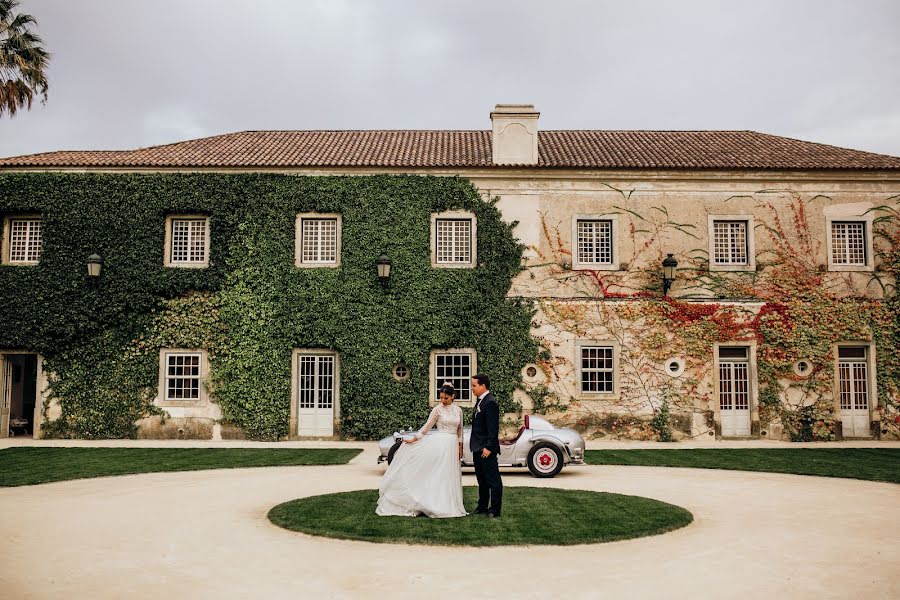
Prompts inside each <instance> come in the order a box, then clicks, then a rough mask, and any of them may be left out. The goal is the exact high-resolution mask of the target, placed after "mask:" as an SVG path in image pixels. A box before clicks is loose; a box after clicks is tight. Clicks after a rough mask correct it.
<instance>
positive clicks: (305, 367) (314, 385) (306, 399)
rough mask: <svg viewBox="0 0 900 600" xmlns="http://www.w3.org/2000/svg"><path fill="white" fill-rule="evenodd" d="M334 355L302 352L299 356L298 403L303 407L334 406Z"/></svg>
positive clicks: (326, 407) (330, 407)
mask: <svg viewBox="0 0 900 600" xmlns="http://www.w3.org/2000/svg"><path fill="white" fill-rule="evenodd" d="M334 366H335V357H334V355H322V354H300V355H299V356H298V358H297V381H298V389H297V396H298V399H297V405H298V407H299V408H301V409H307V408H308V409H320V408H321V409H329V410H330V409H332V408H333V407H334V375H335V368H334Z"/></svg>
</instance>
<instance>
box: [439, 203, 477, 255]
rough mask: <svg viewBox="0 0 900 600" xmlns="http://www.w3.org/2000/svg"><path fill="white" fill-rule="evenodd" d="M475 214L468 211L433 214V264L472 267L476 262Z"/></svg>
mask: <svg viewBox="0 0 900 600" xmlns="http://www.w3.org/2000/svg"><path fill="white" fill-rule="evenodd" d="M476 239H477V237H476V223H475V216H474V215H473V214H472V213H468V212H446V213H441V214H437V215H431V265H432V266H433V267H450V268H454V267H456V268H472V267H474V266H475V264H476V248H475V240H476Z"/></svg>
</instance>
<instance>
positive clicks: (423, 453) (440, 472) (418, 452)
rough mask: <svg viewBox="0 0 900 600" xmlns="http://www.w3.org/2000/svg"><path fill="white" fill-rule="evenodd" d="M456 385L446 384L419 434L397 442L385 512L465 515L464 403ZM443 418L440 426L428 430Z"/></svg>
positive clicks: (382, 493)
mask: <svg viewBox="0 0 900 600" xmlns="http://www.w3.org/2000/svg"><path fill="white" fill-rule="evenodd" d="M455 395H456V390H454V389H453V385H452V384H451V383H450V382H444V385H443V386H441V390H440V397H441V403H440V404H438V405H437V406H435V407H434V408H433V409H432V411H431V415H430V416H429V417H428V421H427V422H426V423H425V425H424V426H423V427H422V429H420V430H419V432H418V433H417V434H416V435H415V437H414V438H413V439H411V440H406V443H404V444H403V445H402V446H400V447H399V448H397V452H396V454H394V460H392V461H391V464H390V465H388V469H387V471H385V473H384V478H383V479H382V480H381V486H380V487H379V489H378V508H376V509H375V512H376V513H377V514H379V515H381V516H383V517H384V516H400V517H415V516H416V515H419V514H424V515H427V516H429V517H438V518H444V517H463V516H465V515H466V509H465V507H464V506H463V495H462V472H461V471H460V466H459V461H460V460H461V459H462V456H463V426H462V409H460V408H459V407H458V406H456V405H454V404H453V397H454V396H455ZM435 424H437V432H436V433H433V434H431V435H428V436H426V435H425V434H426V433H427V432H428V431H429V430H430V429H431V428H432V427H434V425H435Z"/></svg>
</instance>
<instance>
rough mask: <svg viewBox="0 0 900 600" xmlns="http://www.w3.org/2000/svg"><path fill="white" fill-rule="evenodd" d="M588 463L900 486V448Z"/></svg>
mask: <svg viewBox="0 0 900 600" xmlns="http://www.w3.org/2000/svg"><path fill="white" fill-rule="evenodd" d="M585 462H587V463H588V464H591V465H629V466H646V467H690V468H695V469H730V470H734V471H763V472H768V473H792V474H795V475H818V476H819V477H846V478H848V479H866V480H870V481H888V482H891V483H900V448H747V449H731V448H728V449H714V448H710V449H706V448H703V449H687V448H686V449H672V450H587V451H586V452H585Z"/></svg>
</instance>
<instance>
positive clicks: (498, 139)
mask: <svg viewBox="0 0 900 600" xmlns="http://www.w3.org/2000/svg"><path fill="white" fill-rule="evenodd" d="M540 116H541V113H539V112H538V111H536V110H534V105H533V104H498V105H497V106H496V107H494V110H493V112H491V125H493V129H494V133H493V136H492V137H491V142H492V146H493V156H492V159H493V161H494V164H495V165H536V164H537V162H538V117H540Z"/></svg>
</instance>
